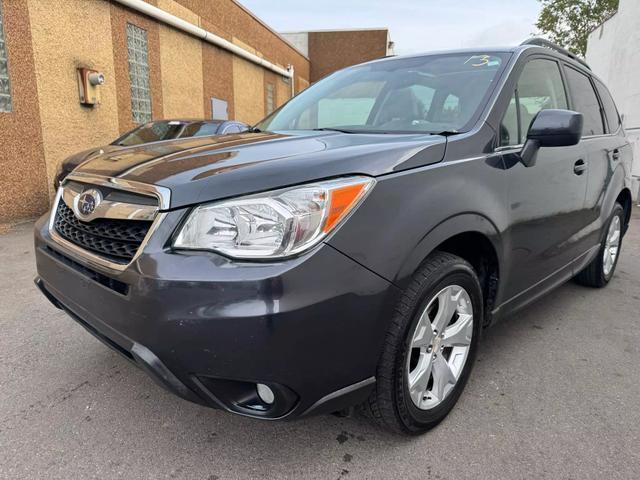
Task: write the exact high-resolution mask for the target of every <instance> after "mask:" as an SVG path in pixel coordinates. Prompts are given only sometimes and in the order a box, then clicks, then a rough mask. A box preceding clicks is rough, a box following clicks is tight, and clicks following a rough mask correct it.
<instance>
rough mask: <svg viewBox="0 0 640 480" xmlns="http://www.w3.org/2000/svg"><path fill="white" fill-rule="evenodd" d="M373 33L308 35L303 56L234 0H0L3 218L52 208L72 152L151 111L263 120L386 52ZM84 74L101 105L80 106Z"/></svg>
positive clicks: (382, 35) (384, 41)
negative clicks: (93, 75) (91, 77)
mask: <svg viewBox="0 0 640 480" xmlns="http://www.w3.org/2000/svg"><path fill="white" fill-rule="evenodd" d="M376 32H377V33H375V34H369V33H366V32H364V31H354V32H351V33H352V36H350V37H349V38H347V39H346V41H345V37H344V35H345V34H346V33H347V32H340V38H331V35H329V36H326V35H325V36H324V38H322V39H321V41H319V42H317V41H316V40H315V39H313V40H311V38H314V37H310V41H309V45H310V48H309V50H308V51H301V50H300V49H298V48H296V46H294V45H293V43H291V42H290V41H288V40H287V39H285V38H284V37H283V36H281V35H279V34H278V33H276V32H274V31H273V30H272V29H271V28H269V26H267V25H265V24H264V23H263V22H262V21H260V20H259V19H258V18H257V17H255V16H254V15H253V14H252V13H251V12H249V11H248V10H247V9H245V8H244V7H243V6H242V5H240V4H239V3H237V2H236V1H234V0H216V1H210V0H144V1H142V0H55V1H54V0H0V224H2V223H7V222H11V221H15V220H19V219H22V218H28V217H32V216H34V215H37V214H40V213H42V212H44V211H45V210H46V209H47V208H48V206H49V202H50V199H51V196H52V194H53V191H52V179H53V176H54V175H55V171H56V169H57V167H58V165H59V163H60V162H61V161H62V160H63V159H64V158H65V157H67V156H69V155H71V154H73V153H75V152H78V151H80V150H84V149H87V148H91V147H95V146H98V145H104V144H107V143H109V142H111V141H113V140H114V139H115V138H116V137H118V136H119V134H121V133H123V132H125V131H127V130H130V129H131V128H133V127H134V126H135V125H136V124H138V123H141V122H144V121H147V120H148V119H151V118H153V119H162V118H211V117H212V116H215V115H219V114H220V113H219V112H217V111H215V110H212V105H216V107H215V108H216V109H217V108H218V107H219V106H220V105H222V106H223V107H224V106H226V109H225V111H226V114H227V115H228V117H229V118H232V119H238V120H242V121H244V122H247V123H255V122H257V121H259V120H260V119H261V118H263V117H264V116H265V115H266V114H267V113H268V112H269V111H271V110H272V109H274V108H277V106H279V105H281V104H282V103H284V102H285V101H286V100H288V99H289V98H290V97H291V95H292V94H294V93H297V92H299V91H301V90H302V89H304V88H306V87H307V86H308V85H309V83H310V82H313V81H314V80H315V79H317V78H320V77H321V76H324V75H325V74H327V73H330V72H331V71H333V70H335V69H337V68H340V67H343V66H346V65H349V64H354V63H360V62H362V61H366V60H369V59H372V58H377V57H380V56H384V55H385V54H386V53H387V47H388V33H387V31H386V30H381V31H376ZM365 33H366V34H365ZM337 34H338V33H337V32H336V35H337ZM331 42H339V43H340V44H341V48H340V49H335V48H333V47H332V46H331V45H332V43H331ZM334 44H335V43H334ZM314 57H315V58H316V64H315V65H314V60H313V58H314ZM79 69H89V70H93V71H96V72H99V73H101V74H103V75H104V80H105V81H104V84H103V85H101V86H97V87H95V88H94V91H97V92H98V94H99V101H98V102H97V103H96V104H95V105H84V104H82V102H83V101H85V100H86V99H84V98H81V96H80V89H79V83H80V82H79V80H78V78H79ZM85 103H86V102H85Z"/></svg>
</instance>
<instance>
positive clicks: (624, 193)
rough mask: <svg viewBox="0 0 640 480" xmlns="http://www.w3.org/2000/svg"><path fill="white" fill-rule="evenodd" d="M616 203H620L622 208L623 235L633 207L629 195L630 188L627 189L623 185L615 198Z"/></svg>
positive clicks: (627, 227) (627, 226)
mask: <svg viewBox="0 0 640 480" xmlns="http://www.w3.org/2000/svg"><path fill="white" fill-rule="evenodd" d="M616 203H619V204H620V205H622V208H623V209H624V222H623V228H622V234H623V235H624V234H625V233H627V230H628V229H629V222H630V221H631V211H632V209H633V199H632V197H631V190H629V189H628V188H627V187H624V188H623V189H622V190H621V191H620V193H619V194H618V197H617V198H616Z"/></svg>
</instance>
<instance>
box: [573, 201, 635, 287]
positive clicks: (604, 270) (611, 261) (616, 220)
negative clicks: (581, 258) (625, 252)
mask: <svg viewBox="0 0 640 480" xmlns="http://www.w3.org/2000/svg"><path fill="white" fill-rule="evenodd" d="M623 225H624V208H622V205H620V204H619V203H616V204H615V206H614V207H613V213H612V214H611V218H610V219H609V223H608V225H607V230H606V235H605V237H604V238H603V240H602V244H601V245H600V251H599V252H598V255H597V256H596V258H594V259H593V260H592V261H591V263H590V264H589V265H587V267H586V268H585V269H584V270H583V271H582V272H580V273H579V274H578V275H576V278H575V279H576V281H577V282H578V283H580V284H581V285H585V286H588V287H595V288H602V287H604V286H606V285H607V284H608V283H609V281H610V280H611V278H613V274H614V273H615V270H616V266H617V265H618V258H619V257H620V247H621V246H622V228H623Z"/></svg>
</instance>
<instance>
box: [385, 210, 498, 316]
mask: <svg viewBox="0 0 640 480" xmlns="http://www.w3.org/2000/svg"><path fill="white" fill-rule="evenodd" d="M435 251H444V252H448V253H452V254H454V255H457V256H459V257H461V258H463V259H464V260H466V261H467V262H469V263H470V264H471V265H472V266H473V267H474V269H475V271H476V273H477V274H478V277H479V279H480V283H481V285H482V289H483V297H484V303H485V305H484V307H485V319H484V323H483V324H484V325H485V326H486V325H489V324H490V323H491V321H492V315H491V312H492V311H493V309H494V308H495V305H496V300H497V297H498V288H499V286H500V278H501V273H502V272H503V268H502V265H503V261H502V258H503V256H502V239H501V236H500V233H499V230H498V228H497V227H496V225H495V224H494V223H493V222H491V221H490V220H489V219H488V218H487V217H485V216H483V215H480V214H477V213H464V214H460V215H456V216H455V217H451V218H449V219H447V220H445V221H443V222H441V223H440V224H438V225H437V226H436V227H434V228H433V229H432V230H431V231H430V232H428V233H427V234H426V235H425V236H424V237H423V238H422V240H421V241H420V242H419V243H418V245H416V247H415V248H414V249H413V251H412V253H411V255H410V256H409V258H408V259H407V260H406V261H405V263H404V264H403V267H402V269H401V270H400V272H399V274H398V278H397V279H396V283H397V284H398V285H399V286H400V287H401V288H404V287H405V286H406V285H407V284H408V282H409V281H410V279H411V277H412V276H413V274H414V273H415V272H416V271H417V270H418V269H419V268H420V266H421V265H422V263H423V262H424V261H425V260H426V259H427V257H429V255H431V254H432V253H433V252H435Z"/></svg>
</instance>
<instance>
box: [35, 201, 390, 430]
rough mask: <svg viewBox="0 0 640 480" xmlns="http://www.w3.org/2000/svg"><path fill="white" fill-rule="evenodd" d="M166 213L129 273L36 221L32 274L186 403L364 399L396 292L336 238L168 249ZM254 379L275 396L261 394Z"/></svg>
mask: <svg viewBox="0 0 640 480" xmlns="http://www.w3.org/2000/svg"><path fill="white" fill-rule="evenodd" d="M181 217H182V213H181V212H169V213H168V214H167V216H166V218H165V219H164V220H163V222H162V224H161V227H160V228H158V230H157V231H155V232H154V234H153V235H152V237H151V238H150V240H149V242H148V243H147V244H146V246H145V248H144V252H143V253H142V254H141V255H139V256H138V257H137V258H136V260H135V261H134V262H133V263H132V264H131V265H130V266H129V267H127V268H126V269H125V270H124V271H120V272H116V271H110V270H108V269H106V268H105V267H101V266H97V265H91V264H89V263H87V262H86V261H84V260H83V259H82V258H79V257H77V256H74V255H72V254H70V252H67V251H65V250H64V248H62V247H61V246H60V245H58V244H57V243H56V242H55V241H54V240H53V239H52V238H51V237H50V235H49V231H48V225H47V218H46V217H43V218H42V219H40V220H39V221H38V223H37V224H36V230H35V250H36V261H37V269H38V278H37V279H36V283H37V284H38V287H39V288H40V289H41V290H42V291H43V293H45V295H46V296H47V297H48V298H49V299H50V300H51V301H52V302H53V303H54V304H55V305H56V306H58V307H59V308H63V309H64V310H65V311H67V312H68V313H69V314H70V315H71V317H72V318H74V319H75V320H76V321H78V322H79V323H80V324H82V325H83V326H84V327H85V328H87V329H88V330H89V331H90V332H91V333H92V334H93V335H95V336H96V337H97V338H99V339H100V340H101V341H103V342H104V343H106V344H107V345H109V346H110V347H112V348H114V349H115V350H116V351H118V352H119V353H121V354H123V355H124V356H125V357H127V358H128V359H129V360H131V361H133V362H134V363H135V364H136V365H138V366H140V367H142V368H143V369H144V370H145V371H146V372H147V373H149V374H150V375H151V376H152V377H153V378H154V379H155V380H156V381H157V383H159V384H160V385H161V386H163V387H164V388H166V389H168V390H170V391H172V392H173V393H175V394H177V395H179V396H181V397H182V398H185V399H187V400H190V401H194V402H197V403H200V404H203V405H207V406H211V407H217V408H224V409H226V410H229V411H232V412H235V413H239V414H243V415H249V416H253V417H260V418H272V419H273V418H293V417H298V416H301V415H307V414H311V413H321V412H327V411H333V410H338V409H341V408H344V407H346V406H349V405H353V404H355V403H358V402H360V401H362V400H364V399H365V398H366V397H367V395H368V394H369V393H370V391H371V389H372V388H373V384H374V382H375V370H376V365H377V362H378V357H379V354H380V352H381V349H382V343H383V339H384V335H385V333H386V330H387V324H388V320H389V319H390V318H391V315H392V311H393V307H394V305H395V303H396V300H397V295H398V291H397V289H396V288H395V287H393V286H392V285H391V284H390V283H389V282H387V281H386V280H384V279H382V278H381V277H379V276H378V275H376V274H374V273H372V272H371V271H369V270H367V269H366V268H364V267H362V266H361V265H359V264H358V263H356V262H354V261H353V260H351V259H350V258H348V257H346V256H345V255H343V254H342V253H340V252H339V251H337V250H335V249H334V248H333V247H330V246H328V245H321V246H320V247H318V248H316V249H315V250H313V251H312V252H310V253H308V254H306V255H304V256H301V257H298V258H295V259H290V260H285V261H281V262H277V263H248V262H245V263H241V262H233V261H231V260H228V259H226V258H224V257H222V256H219V255H215V254H211V253H200V252H193V253H184V252H180V253H178V252H172V251H171V250H170V249H168V248H167V242H168V238H169V237H170V235H171V232H172V231H173V230H174V228H175V226H176V225H177V224H178V222H179V221H180V218H181ZM256 383H262V384H266V385H268V386H269V387H270V388H271V389H272V390H273V391H274V392H275V396H276V401H275V402H274V403H273V405H265V404H260V401H259V399H258V400H257V396H256V395H255V385H256Z"/></svg>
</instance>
